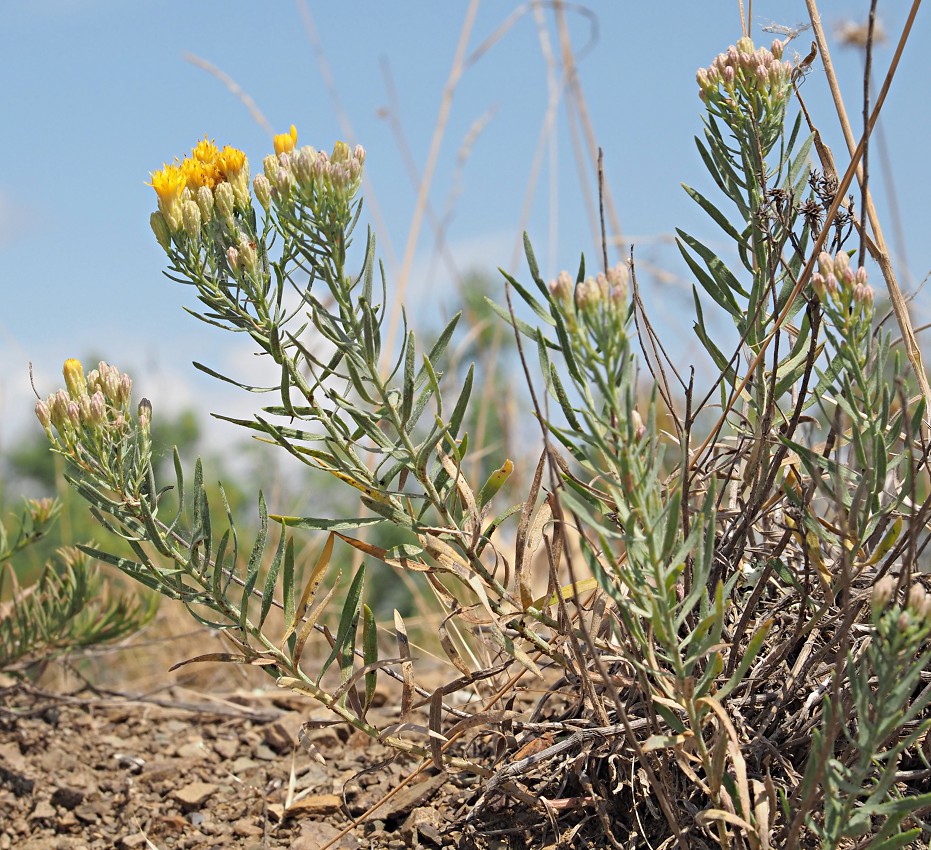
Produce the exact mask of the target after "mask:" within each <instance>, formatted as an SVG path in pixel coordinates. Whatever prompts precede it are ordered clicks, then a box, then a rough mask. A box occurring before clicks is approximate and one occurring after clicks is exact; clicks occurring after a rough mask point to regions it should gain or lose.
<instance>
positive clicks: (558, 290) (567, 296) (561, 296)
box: [550, 271, 572, 304]
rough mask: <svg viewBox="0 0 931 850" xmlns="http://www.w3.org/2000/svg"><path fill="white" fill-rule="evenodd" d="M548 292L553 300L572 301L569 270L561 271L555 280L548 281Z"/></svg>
mask: <svg viewBox="0 0 931 850" xmlns="http://www.w3.org/2000/svg"><path fill="white" fill-rule="evenodd" d="M550 294H551V295H552V296H553V298H554V300H556V301H560V302H562V303H564V304H565V303H571V301H572V278H571V277H570V275H569V272H565V271H562V272H560V273H559V276H558V277H557V278H556V280H552V281H550Z"/></svg>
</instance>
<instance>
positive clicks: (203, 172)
mask: <svg viewBox="0 0 931 850" xmlns="http://www.w3.org/2000/svg"><path fill="white" fill-rule="evenodd" d="M178 168H180V169H181V173H182V174H184V178H185V180H186V181H187V182H186V184H185V185H187V186H189V187H190V189H191V191H192V192H196V191H197V190H198V189H199V188H200V187H201V186H206V187H207V188H208V189H212V188H213V187H214V186H216V184H217V183H218V182H219V180H220V172H219V169H218V168H217V165H216V163H215V162H203V161H201V160H199V159H188V158H186V159H185V160H184V161H183V162H182V163H181V164H180V165H179V166H178Z"/></svg>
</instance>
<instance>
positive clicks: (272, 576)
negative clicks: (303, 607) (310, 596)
mask: <svg viewBox="0 0 931 850" xmlns="http://www.w3.org/2000/svg"><path fill="white" fill-rule="evenodd" d="M286 536H287V535H285V534H284V533H282V534H281V536H280V537H279V538H278V547H277V548H276V549H275V557H274V558H273V559H272V562H271V564H270V565H269V567H268V574H267V575H266V576H265V587H264V588H263V590H262V608H261V611H260V613H259V628H262V623H264V622H265V618H266V617H267V616H268V612H269V611H270V610H271V607H272V601H273V600H274V596H275V586H276V585H277V584H278V573H279V571H280V570H281V562H282V560H283V558H284V552H285V538H286ZM292 590H293V589H292Z"/></svg>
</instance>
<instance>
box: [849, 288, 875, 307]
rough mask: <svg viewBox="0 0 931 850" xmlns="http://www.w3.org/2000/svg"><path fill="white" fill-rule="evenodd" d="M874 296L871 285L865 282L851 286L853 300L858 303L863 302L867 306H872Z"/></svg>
mask: <svg viewBox="0 0 931 850" xmlns="http://www.w3.org/2000/svg"><path fill="white" fill-rule="evenodd" d="M875 297H876V293H875V292H874V291H873V287H872V286H868V285H867V284H865V283H858V284H857V285H856V286H855V287H854V288H853V300H854V301H856V302H857V303H858V304H864V305H866V306H867V307H869V306H872V304H873V299H874V298H875Z"/></svg>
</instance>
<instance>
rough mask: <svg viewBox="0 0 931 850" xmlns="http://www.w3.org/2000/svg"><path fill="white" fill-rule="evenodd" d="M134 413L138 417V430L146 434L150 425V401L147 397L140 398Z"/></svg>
mask: <svg viewBox="0 0 931 850" xmlns="http://www.w3.org/2000/svg"><path fill="white" fill-rule="evenodd" d="M136 413H137V416H138V418H139V430H140V431H142V433H143V434H148V433H149V429H150V428H151V427H152V402H151V401H149V400H148V399H147V398H144V399H142V401H140V402H139V407H138V409H137V411H136Z"/></svg>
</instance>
